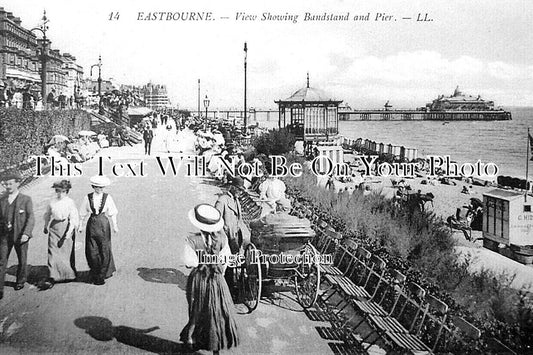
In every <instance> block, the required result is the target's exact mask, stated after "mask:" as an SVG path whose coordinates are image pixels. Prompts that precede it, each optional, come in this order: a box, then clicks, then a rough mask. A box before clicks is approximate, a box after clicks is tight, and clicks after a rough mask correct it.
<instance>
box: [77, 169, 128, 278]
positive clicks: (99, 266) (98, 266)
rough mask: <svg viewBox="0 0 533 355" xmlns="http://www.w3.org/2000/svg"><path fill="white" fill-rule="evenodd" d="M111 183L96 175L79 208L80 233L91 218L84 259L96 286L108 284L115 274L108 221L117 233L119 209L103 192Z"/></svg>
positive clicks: (86, 234)
mask: <svg viewBox="0 0 533 355" xmlns="http://www.w3.org/2000/svg"><path fill="white" fill-rule="evenodd" d="M110 184H111V181H110V180H109V178H108V177H107V176H100V175H97V176H93V177H92V178H91V186H92V188H93V190H94V192H92V193H90V194H88V195H87V196H85V198H84V199H83V202H82V204H81V207H80V225H79V230H78V232H79V233H81V232H82V230H83V229H82V227H83V222H84V221H85V218H86V217H87V215H90V217H89V220H88V221H87V227H86V231H85V238H86V239H85V256H86V257H87V263H88V264H89V268H90V269H91V270H90V275H91V279H92V281H93V283H94V284H95V285H103V284H105V279H106V278H109V277H111V275H113V272H115V271H116V269H115V262H114V260H113V254H112V252H111V226H110V224H109V219H111V222H112V223H113V231H114V232H115V233H118V226H117V214H118V210H117V207H116V206H115V202H114V201H113V198H112V197H111V195H109V194H107V193H104V188H105V187H106V186H109V185H110Z"/></svg>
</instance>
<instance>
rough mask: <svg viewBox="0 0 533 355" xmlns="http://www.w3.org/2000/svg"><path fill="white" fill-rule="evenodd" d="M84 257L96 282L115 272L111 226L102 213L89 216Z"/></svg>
mask: <svg viewBox="0 0 533 355" xmlns="http://www.w3.org/2000/svg"><path fill="white" fill-rule="evenodd" d="M85 237H86V239H85V256H86V257H87V264H89V268H90V269H91V271H90V274H91V276H92V277H93V278H94V279H96V280H103V279H105V278H109V277H111V276H112V275H113V273H114V272H115V271H116V269H115V262H114V260H113V253H112V252H111V226H110V224H109V220H108V219H107V217H106V215H105V214H104V213H101V214H99V215H91V217H89V221H88V222H87V228H86V234H85Z"/></svg>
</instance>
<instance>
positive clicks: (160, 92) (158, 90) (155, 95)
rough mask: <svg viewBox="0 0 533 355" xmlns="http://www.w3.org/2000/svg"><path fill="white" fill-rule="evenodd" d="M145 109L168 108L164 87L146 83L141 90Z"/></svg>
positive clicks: (168, 101)
mask: <svg viewBox="0 0 533 355" xmlns="http://www.w3.org/2000/svg"><path fill="white" fill-rule="evenodd" d="M141 92H142V96H143V97H144V102H145V103H146V107H148V108H150V109H152V110H159V109H164V108H168V107H170V100H169V99H168V95H167V87H166V85H159V84H152V83H148V84H146V85H144V86H143V87H142V89H141Z"/></svg>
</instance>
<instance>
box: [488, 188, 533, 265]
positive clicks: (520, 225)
mask: <svg viewBox="0 0 533 355" xmlns="http://www.w3.org/2000/svg"><path fill="white" fill-rule="evenodd" d="M532 205H533V196H531V197H528V198H527V201H525V198H524V194H523V193H518V192H516V191H509V190H500V189H495V190H491V191H489V192H486V193H484V194H483V206H484V208H483V246H485V247H486V248H489V249H491V250H497V249H498V245H499V244H504V245H506V246H508V247H510V249H511V251H512V252H513V254H514V256H515V258H516V259H517V260H518V261H520V262H524V263H531V261H533V212H532Z"/></svg>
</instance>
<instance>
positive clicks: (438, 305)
mask: <svg viewBox="0 0 533 355" xmlns="http://www.w3.org/2000/svg"><path fill="white" fill-rule="evenodd" d="M425 301H426V306H425V310H424V314H423V315H422V317H421V320H420V322H419V324H418V326H417V327H416V328H415V329H414V332H409V333H394V332H389V331H387V332H386V334H385V335H386V339H387V340H388V342H389V344H390V346H391V347H392V348H393V349H394V350H395V351H397V350H401V351H404V352H405V351H408V352H411V353H417V354H422V353H425V354H432V353H433V352H434V351H435V349H436V348H437V345H438V343H439V340H440V339H441V335H442V333H443V330H444V324H445V323H446V318H447V315H448V305H446V303H444V302H442V301H441V300H439V299H437V298H435V297H434V296H432V295H428V296H426V298H425ZM422 330H424V331H425V332H426V334H423V333H422ZM428 330H432V331H436V333H437V335H436V336H435V337H434V339H429V337H427V336H426V337H427V338H428V340H427V343H425V342H423V341H422V340H421V338H422V337H424V335H428V333H429V332H428ZM432 334H433V332H432ZM426 337H425V338H426ZM427 344H430V345H427ZM431 344H432V345H431Z"/></svg>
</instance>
